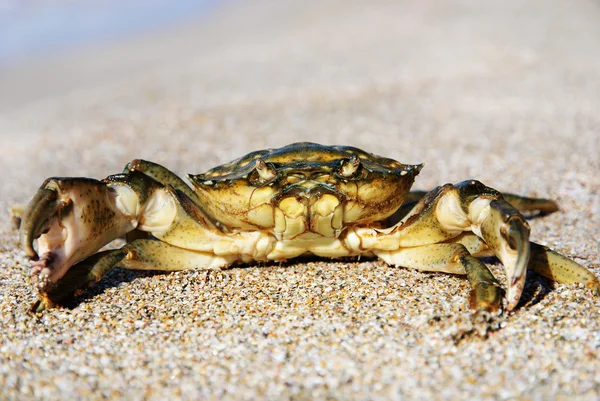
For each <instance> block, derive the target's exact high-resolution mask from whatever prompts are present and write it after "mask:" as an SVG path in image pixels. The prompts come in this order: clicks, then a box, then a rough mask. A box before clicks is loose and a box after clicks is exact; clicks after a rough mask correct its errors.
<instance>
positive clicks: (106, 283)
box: [60, 267, 172, 310]
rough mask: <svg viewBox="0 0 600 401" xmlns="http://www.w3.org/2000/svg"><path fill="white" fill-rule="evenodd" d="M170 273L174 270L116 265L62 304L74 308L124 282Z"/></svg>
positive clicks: (64, 306) (67, 307) (70, 308)
mask: <svg viewBox="0 0 600 401" xmlns="http://www.w3.org/2000/svg"><path fill="white" fill-rule="evenodd" d="M170 273H172V272H171V271H160V270H128V269H123V268H120V267H116V268H114V269H112V270H111V271H109V272H108V273H106V275H105V276H104V277H102V280H100V281H98V282H97V283H95V284H94V285H92V286H91V287H90V288H88V289H86V290H85V291H83V292H82V293H81V294H80V295H77V296H74V297H71V298H69V299H66V300H64V301H62V302H61V303H60V305H61V306H62V307H63V308H66V309H69V310H73V309H75V308H77V307H78V306H79V305H81V304H82V303H85V302H87V301H90V300H93V299H94V298H96V297H97V296H98V295H101V294H104V293H105V292H106V291H107V290H109V289H111V288H117V287H119V286H121V285H122V284H127V283H131V282H133V281H135V280H137V279H140V278H145V277H154V276H164V275H167V274H170Z"/></svg>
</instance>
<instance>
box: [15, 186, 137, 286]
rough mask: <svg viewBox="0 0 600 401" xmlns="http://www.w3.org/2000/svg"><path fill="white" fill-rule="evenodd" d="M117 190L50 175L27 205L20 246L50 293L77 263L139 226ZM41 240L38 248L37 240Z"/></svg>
mask: <svg viewBox="0 0 600 401" xmlns="http://www.w3.org/2000/svg"><path fill="white" fill-rule="evenodd" d="M123 209H124V208H123V207H122V206H120V205H119V194H118V193H117V191H115V190H114V189H112V188H110V187H108V186H107V185H106V184H105V183H104V182H102V181H97V180H94V179H89V178H49V179H47V180H46V181H45V182H44V183H43V184H42V186H41V187H40V189H39V190H38V192H37V193H36V195H35V196H34V197H33V199H32V200H31V202H30V203H29V205H28V206H27V208H26V210H25V213H24V215H23V220H22V222H21V230H20V241H21V247H22V248H23V250H24V251H25V253H26V254H27V255H28V256H29V257H31V258H32V259H34V260H35V261H34V262H33V264H32V271H31V274H32V276H33V277H34V282H35V283H36V285H37V287H38V288H39V290H40V292H42V293H43V292H47V291H48V290H49V289H50V288H52V285H53V284H55V283H56V282H57V281H58V280H59V279H60V278H62V277H63V276H64V275H65V273H66V272H67V271H68V270H69V268H70V267H71V266H72V265H73V264H75V263H76V262H78V261H80V260H82V259H84V258H86V257H87V256H89V255H91V254H93V253H95V252H96V251H97V250H98V249H100V248H101V247H102V246H104V245H106V244H107V243H109V242H110V241H112V240H113V239H115V238H118V237H119V236H121V235H123V234H125V233H127V232H128V231H131V230H132V229H133V228H135V225H136V224H137V222H136V221H135V220H133V219H131V217H130V216H128V215H127V214H126V213H125V214H124V213H123V212H122V210H123ZM35 239H37V252H36V250H35V248H34V240H35Z"/></svg>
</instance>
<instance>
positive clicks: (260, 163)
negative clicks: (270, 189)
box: [254, 158, 277, 182]
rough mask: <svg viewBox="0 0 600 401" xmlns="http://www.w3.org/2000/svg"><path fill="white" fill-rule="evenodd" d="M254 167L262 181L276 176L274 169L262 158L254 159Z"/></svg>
mask: <svg viewBox="0 0 600 401" xmlns="http://www.w3.org/2000/svg"><path fill="white" fill-rule="evenodd" d="M254 168H255V169H256V172H257V173H258V176H259V177H260V179H261V180H262V181H264V182H269V181H272V180H273V179H274V178H275V177H277V174H276V173H275V170H274V169H273V168H272V167H271V166H269V165H267V163H265V161H264V160H263V159H260V158H258V159H256V163H255V164H254Z"/></svg>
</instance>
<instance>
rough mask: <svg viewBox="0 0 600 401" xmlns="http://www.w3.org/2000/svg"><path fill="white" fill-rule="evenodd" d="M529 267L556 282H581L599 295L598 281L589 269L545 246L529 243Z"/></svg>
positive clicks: (599, 286)
mask: <svg viewBox="0 0 600 401" xmlns="http://www.w3.org/2000/svg"><path fill="white" fill-rule="evenodd" d="M529 268H530V269H531V270H533V271H535V272H537V273H539V274H541V275H542V276H544V277H547V278H549V279H551V280H554V281H556V282H558V283H563V284H572V283H582V284H584V285H585V286H586V287H587V288H589V289H591V290H592V293H593V294H594V295H596V296H598V295H600V281H598V279H597V278H596V276H595V275H594V274H593V273H592V272H591V271H589V270H587V269H586V268H585V267H583V266H581V265H579V264H578V263H576V262H574V261H572V260H571V259H569V258H567V257H565V256H563V255H561V254H560V253H558V252H555V251H553V250H552V249H550V248H548V247H546V246H543V245H539V244H536V243H534V242H532V243H531V259H530V261H529Z"/></svg>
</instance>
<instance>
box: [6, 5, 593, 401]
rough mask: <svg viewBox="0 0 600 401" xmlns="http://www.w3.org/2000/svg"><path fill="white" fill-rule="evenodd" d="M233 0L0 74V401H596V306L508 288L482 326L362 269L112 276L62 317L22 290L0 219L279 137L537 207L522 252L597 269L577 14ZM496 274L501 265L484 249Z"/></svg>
mask: <svg viewBox="0 0 600 401" xmlns="http://www.w3.org/2000/svg"><path fill="white" fill-rule="evenodd" d="M363 4H364V3H362V2H348V1H344V2H342V1H340V2H317V1H304V2H278V3H277V5H275V4H268V3H266V2H265V3H262V2H253V3H252V4H248V5H244V4H237V3H232V4H228V5H224V6H221V7H220V8H218V9H216V10H214V11H213V12H211V13H209V14H207V15H206V16H203V17H201V18H199V19H198V20H197V21H188V22H186V23H185V24H183V25H181V26H179V27H176V28H172V29H170V30H167V31H164V32H161V33H155V34H152V35H141V36H139V37H137V38H132V39H130V40H124V41H122V42H120V43H117V44H110V45H102V46H100V45H97V46H90V47H89V48H86V49H83V50H81V51H80V52H78V53H74V54H57V55H55V56H53V57H52V58H46V59H40V60H32V61H31V62H29V63H28V64H27V65H23V66H15V67H12V68H8V69H5V70H4V71H0V149H1V150H0V152H1V153H0V154H1V160H0V171H2V172H3V174H4V178H3V179H2V181H1V185H0V209H1V212H0V213H1V214H0V241H1V242H0V321H1V325H2V326H1V327H2V334H1V335H0V398H3V399H67V398H86V399H100V398H124V399H164V398H165V397H167V396H168V397H175V398H179V397H180V398H185V399H198V398H206V399H235V400H239V399H257V398H258V399H327V398H330V399H432V398H433V397H435V398H439V399H525V400H529V399H531V400H538V399H539V400H542V399H543V400H546V399H573V398H577V399H590V400H591V399H597V398H598V396H599V394H600V360H599V356H600V355H599V354H600V320H599V316H598V307H599V303H600V301H599V300H598V299H594V298H593V297H592V296H591V294H590V293H589V291H587V290H585V289H584V288H582V287H581V286H577V285H575V286H566V285H557V284H554V283H552V282H550V281H548V280H546V279H543V278H540V277H539V276H537V275H535V274H533V273H532V274H529V275H528V277H527V286H526V288H525V291H524V294H523V298H522V301H521V303H520V305H519V308H517V309H516V310H515V311H514V313H512V314H510V315H507V316H505V317H504V318H503V319H502V320H501V327H500V329H499V330H497V331H495V332H493V333H490V334H489V336H488V337H482V336H480V335H478V334H477V333H476V332H474V331H473V328H474V327H473V325H472V323H471V318H470V313H469V310H468V297H469V285H468V282H467V280H466V279H465V278H464V277H460V276H452V275H444V274H433V273H422V272H418V271H413V270H407V269H395V268H390V267H387V266H386V265H385V264H384V263H382V262H378V261H370V260H360V261H353V260H343V261H327V260H311V259H309V260H298V261H290V262H288V263H286V264H283V265H278V264H267V265H264V264H262V265H251V266H248V267H245V268H234V269H231V270H227V271H222V272H208V273H207V272H204V271H188V272H177V273H171V274H156V273H141V272H130V271H124V270H120V269H116V270H115V271H113V272H111V273H110V274H109V275H108V276H107V277H106V278H105V279H104V280H103V281H102V282H101V283H99V284H98V285H96V286H95V287H93V288H92V289H91V290H90V291H88V292H87V293H85V294H84V295H83V296H82V297H80V298H79V299H78V301H77V303H76V304H74V305H72V306H71V307H70V308H62V309H55V310H50V311H47V312H46V313H44V314H43V315H41V316H38V317H32V316H30V315H28V314H27V309H28V306H29V304H30V303H31V302H32V301H33V300H34V299H35V291H34V290H33V288H32V286H31V282H30V279H29V275H28V272H29V265H30V262H29V261H28V260H27V258H26V257H25V255H24V254H23V252H22V251H20V250H19V249H18V245H17V240H16V234H15V232H14V230H12V227H11V221H10V218H9V215H8V212H7V209H8V208H9V207H10V205H12V204H13V203H19V202H20V203H23V202H27V200H28V199H29V198H30V197H31V196H33V194H34V193H35V190H36V188H37V187H38V186H39V185H40V184H41V183H42V181H43V180H44V179H45V178H46V177H48V176H91V177H97V178H102V177H104V176H106V175H108V174H111V173H116V172H119V171H121V170H122V168H123V166H124V165H125V164H126V163H127V162H128V161H130V160H132V159H134V158H146V159H150V160H153V161H155V162H158V163H161V164H163V165H165V166H168V167H169V168H171V169H172V170H173V171H176V172H177V173H180V174H185V173H200V172H203V171H205V170H207V169H209V168H210V167H212V166H214V165H216V164H218V163H221V162H226V161H229V160H231V159H233V158H235V157H238V156H241V155H243V154H245V153H247V152H249V151H251V150H255V149H259V148H265V147H276V146H281V145H285V144H287V143H291V142H296V141H304V140H310V141H316V142H321V143H325V144H349V145H354V146H358V147H361V148H363V149H365V150H368V151H371V152H374V153H377V154H382V155H385V156H389V157H393V158H395V159H398V160H400V161H402V162H405V163H417V162H424V163H425V165H426V166H425V169H424V170H423V171H422V173H421V175H420V177H419V178H418V180H417V182H416V184H415V188H418V189H429V188H432V187H434V186H436V185H439V184H443V183H446V182H458V181H461V180H464V179H468V178H476V179H479V180H481V181H482V182H484V183H486V184H488V185H490V186H492V187H495V188H497V189H499V190H506V191H512V192H517V193H522V194H526V195H530V196H545V197H551V198H553V199H556V200H557V201H558V202H559V204H560V208H561V210H560V211H559V212H558V213H555V214H552V215H550V216H546V217H543V218H536V219H532V220H530V224H531V227H532V239H533V240H535V241H537V242H539V243H542V244H547V245H550V246H552V247H553V248H554V249H556V250H558V251H560V252H562V253H564V254H566V255H568V256H569V257H571V258H573V259H574V260H576V261H577V262H579V263H581V264H583V265H584V266H586V267H588V268H589V269H590V270H591V271H593V272H594V273H595V274H596V276H600V256H599V250H600V249H599V245H598V241H597V239H598V238H599V236H600V224H599V223H600V217H599V215H600V198H599V192H600V176H599V174H598V172H599V171H600V158H599V154H600V139H599V138H600V113H599V112H598V110H600V42H598V37H600V24H598V23H597V21H598V20H599V18H600V9H598V7H597V5H596V4H595V3H594V2H591V1H590V2H585V1H581V2H575V3H565V2H561V1H546V0H544V1H542V0H539V1H528V2H520V1H508V2H502V3H500V2H497V3H491V2H486V3H481V2H479V1H476V0H465V1H453V2H438V3H435V4H434V3H430V2H426V3H425V4H423V3H421V2H416V1H415V2H378V3H376V4H373V5H370V6H369V7H365V6H364V5H363ZM488 262H490V263H491V266H492V268H493V271H494V273H495V274H496V275H497V276H498V278H499V279H500V280H501V281H502V282H503V283H504V274H503V271H502V268H501V266H500V265H498V264H497V263H495V262H494V261H493V260H489V261H488Z"/></svg>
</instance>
